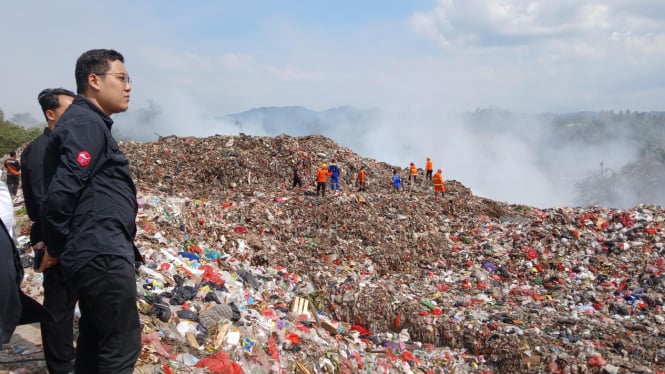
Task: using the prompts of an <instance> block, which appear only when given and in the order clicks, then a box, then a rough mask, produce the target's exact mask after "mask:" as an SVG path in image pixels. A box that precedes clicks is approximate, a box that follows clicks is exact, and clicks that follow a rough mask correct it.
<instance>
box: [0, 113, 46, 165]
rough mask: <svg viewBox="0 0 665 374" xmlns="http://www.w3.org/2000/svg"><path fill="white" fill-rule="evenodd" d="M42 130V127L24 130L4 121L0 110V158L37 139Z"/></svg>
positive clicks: (19, 126) (3, 115) (3, 114)
mask: <svg viewBox="0 0 665 374" xmlns="http://www.w3.org/2000/svg"><path fill="white" fill-rule="evenodd" d="M42 129H43V127H33V128H26V127H23V126H21V125H18V124H16V123H13V122H11V121H9V120H6V119H5V113H4V112H3V111H2V109H0V157H3V156H5V155H7V154H8V153H9V152H11V151H15V150H17V149H18V148H19V147H20V146H22V145H23V144H25V143H27V142H29V141H31V140H32V139H34V138H36V137H38V136H39V135H40V134H41V133H42V131H43V130H42Z"/></svg>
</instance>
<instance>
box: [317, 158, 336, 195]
mask: <svg viewBox="0 0 665 374" xmlns="http://www.w3.org/2000/svg"><path fill="white" fill-rule="evenodd" d="M331 174H332V173H331V172H330V171H328V166H327V165H326V164H321V167H320V168H319V170H318V171H317V172H316V196H319V191H321V196H322V197H323V196H326V183H327V181H328V177H329V176H330V175H331Z"/></svg>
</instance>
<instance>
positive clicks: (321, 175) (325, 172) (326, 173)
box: [316, 168, 332, 183]
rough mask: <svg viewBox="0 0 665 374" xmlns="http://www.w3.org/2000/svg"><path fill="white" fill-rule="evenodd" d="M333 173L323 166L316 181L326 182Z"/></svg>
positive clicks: (317, 174)
mask: <svg viewBox="0 0 665 374" xmlns="http://www.w3.org/2000/svg"><path fill="white" fill-rule="evenodd" d="M331 175H332V172H330V171H328V169H326V168H321V169H319V171H317V172H316V181H317V182H321V183H324V182H325V181H326V180H327V179H328V177H329V176H331Z"/></svg>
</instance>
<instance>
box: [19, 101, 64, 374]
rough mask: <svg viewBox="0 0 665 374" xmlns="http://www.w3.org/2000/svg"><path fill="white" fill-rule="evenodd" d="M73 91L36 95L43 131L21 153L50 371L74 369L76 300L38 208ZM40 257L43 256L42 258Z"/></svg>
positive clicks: (22, 178)
mask: <svg viewBox="0 0 665 374" xmlns="http://www.w3.org/2000/svg"><path fill="white" fill-rule="evenodd" d="M74 96H75V95H74V93H73V92H71V91H69V90H66V89H64V88H48V89H45V90H43V91H42V92H40V93H39V95H38V96H37V100H38V101H39V105H40V106H41V108H42V112H43V113H44V117H45V118H46V123H47V125H48V126H47V127H45V128H44V133H43V134H42V135H40V136H39V137H37V138H36V139H35V140H33V141H32V142H30V144H28V146H27V147H25V149H24V150H23V152H22V153H21V186H22V187H21V188H23V197H24V199H25V207H26V209H27V211H28V217H30V219H31V220H32V229H31V230H30V243H31V244H32V249H33V250H34V251H35V259H38V258H41V261H40V262H39V264H40V265H38V266H37V265H36V266H37V267H38V269H37V272H42V271H43V272H44V306H45V307H46V308H47V309H48V310H49V311H50V312H51V314H52V315H53V318H54V320H53V321H49V322H46V323H42V325H41V330H42V343H43V345H44V358H45V359H46V367H47V368H48V371H49V373H51V374H59V373H71V372H73V371H74V356H75V351H74V343H73V342H74V306H75V305H76V299H74V298H73V297H72V294H71V292H69V291H68V288H67V284H66V283H65V279H64V278H63V274H62V271H61V269H60V266H59V265H57V259H55V258H52V257H51V256H50V255H49V254H48V251H47V249H46V247H45V246H44V241H43V240H42V229H41V225H40V223H39V219H40V218H39V210H40V205H41V202H42V198H43V197H44V173H43V172H44V170H43V169H44V165H43V161H44V150H45V149H46V143H48V137H49V135H50V134H51V131H52V130H53V127H55V123H56V122H57V121H58V119H59V118H60V116H61V115H62V113H64V112H65V109H67V107H69V105H70V104H71V103H72V100H74ZM40 256H41V257H40Z"/></svg>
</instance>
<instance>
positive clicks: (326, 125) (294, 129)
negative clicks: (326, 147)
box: [220, 106, 381, 149]
mask: <svg viewBox="0 0 665 374" xmlns="http://www.w3.org/2000/svg"><path fill="white" fill-rule="evenodd" d="M380 117H381V116H380V112H379V110H377V109H357V108H353V107H350V106H341V107H337V108H331V109H327V110H322V111H314V110H310V109H307V108H304V107H301V106H285V107H261V108H254V109H250V110H247V111H244V112H240V113H233V114H228V115H225V116H223V117H221V118H220V119H222V120H224V121H226V122H230V123H233V124H234V125H235V126H237V128H238V132H242V133H247V134H260V135H267V136H276V135H280V134H288V135H291V136H308V135H323V136H326V137H329V138H332V139H335V140H336V141H338V142H340V144H342V145H344V146H346V147H350V148H352V149H358V146H359V144H354V140H357V139H359V138H361V137H362V135H364V134H365V131H367V130H368V129H370V128H372V127H374V125H376V124H378V123H379V122H380V119H381V118H380ZM350 135H355V136H350Z"/></svg>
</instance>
